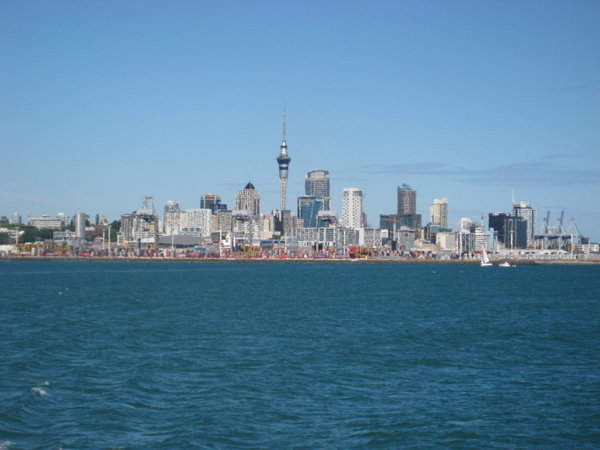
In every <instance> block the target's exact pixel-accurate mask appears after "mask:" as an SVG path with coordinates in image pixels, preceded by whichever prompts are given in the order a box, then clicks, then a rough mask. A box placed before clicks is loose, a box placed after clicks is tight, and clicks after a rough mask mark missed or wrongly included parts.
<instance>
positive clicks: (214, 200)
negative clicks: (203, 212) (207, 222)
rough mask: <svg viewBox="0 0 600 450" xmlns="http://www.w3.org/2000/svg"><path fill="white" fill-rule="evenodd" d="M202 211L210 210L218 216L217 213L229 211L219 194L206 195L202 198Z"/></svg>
mask: <svg viewBox="0 0 600 450" xmlns="http://www.w3.org/2000/svg"><path fill="white" fill-rule="evenodd" d="M200 209H210V210H211V211H212V213H213V214H216V213H217V211H225V210H227V205H226V204H225V203H221V197H220V196H219V195H217V194H204V195H203V196H201V197H200Z"/></svg>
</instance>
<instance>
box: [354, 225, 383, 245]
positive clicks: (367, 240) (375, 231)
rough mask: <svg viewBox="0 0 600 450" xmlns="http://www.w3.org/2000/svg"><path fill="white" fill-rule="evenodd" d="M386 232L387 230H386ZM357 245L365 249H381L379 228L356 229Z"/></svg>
mask: <svg viewBox="0 0 600 450" xmlns="http://www.w3.org/2000/svg"><path fill="white" fill-rule="evenodd" d="M386 232H387V230H386ZM358 244H359V245H363V246H365V247H381V245H382V234H381V229H380V228H373V227H363V228H359V229H358Z"/></svg>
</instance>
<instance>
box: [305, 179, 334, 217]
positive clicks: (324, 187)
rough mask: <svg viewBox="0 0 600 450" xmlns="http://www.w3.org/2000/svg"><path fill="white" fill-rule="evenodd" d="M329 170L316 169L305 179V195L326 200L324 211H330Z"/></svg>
mask: <svg viewBox="0 0 600 450" xmlns="http://www.w3.org/2000/svg"><path fill="white" fill-rule="evenodd" d="M327 175H329V171H328V170H323V169H314V170H311V171H309V172H308V173H307V174H306V178H305V179H304V194H305V195H307V196H312V197H322V198H323V200H324V202H323V203H324V205H325V206H324V209H325V210H329V209H330V198H331V197H330V193H329V192H330V191H329V178H328V177H327Z"/></svg>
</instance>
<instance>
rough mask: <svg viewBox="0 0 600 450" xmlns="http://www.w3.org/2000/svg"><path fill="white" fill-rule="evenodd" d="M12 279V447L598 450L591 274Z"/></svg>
mask: <svg viewBox="0 0 600 450" xmlns="http://www.w3.org/2000/svg"><path fill="white" fill-rule="evenodd" d="M0 273H1V274H2V277H0V308H1V309H0V310H1V311H2V326H1V327H0V355H1V358H0V446H1V445H4V446H6V447H14V448H31V447H38V446H39V447H44V448H58V447H61V448H65V449H67V448H106V447H125V448H147V447H162V448H180V447H186V446H188V447H189V446H207V447H291V446H305V447H342V448H345V447H353V446H377V445H379V446H383V447H398V446H440V447H442V446H456V447H472V448H482V447H538V448H552V447H554V448H564V447H567V448H586V447H587V448H594V447H598V446H599V445H600V396H599V395H598V394H599V393H600V375H599V374H598V367H599V366H600V355H599V353H598V348H600V326H599V320H598V319H599V313H600V296H599V294H598V293H599V292H600V267H598V266H589V267H580V266H527V267H517V268H514V269H512V268H511V269H500V268H497V267H490V268H481V267H478V266H468V265H433V264H427V265H387V264H377V265H371V264H369V265H363V264H343V265H340V264H337V265H334V264H318V263H315V264H248V263H239V264H202V263H199V264H167V263H160V262H157V263H154V264H146V263H139V264H128V263H124V262H123V263H121V262H115V263H112V264H102V263H98V262H87V263H80V262H56V261H44V262H41V261H2V262H0Z"/></svg>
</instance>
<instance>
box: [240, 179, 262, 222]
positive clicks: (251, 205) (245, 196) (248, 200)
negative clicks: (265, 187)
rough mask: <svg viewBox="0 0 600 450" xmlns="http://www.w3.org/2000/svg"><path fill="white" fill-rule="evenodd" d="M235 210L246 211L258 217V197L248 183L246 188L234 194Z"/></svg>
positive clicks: (251, 185)
mask: <svg viewBox="0 0 600 450" xmlns="http://www.w3.org/2000/svg"><path fill="white" fill-rule="evenodd" d="M235 208H236V210H243V211H248V212H249V213H250V214H252V215H254V216H259V215H260V195H258V192H256V189H255V188H254V185H253V184H252V183H251V182H248V184H246V187H244V189H242V190H241V191H239V192H238V193H237V194H236V196H235Z"/></svg>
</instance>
